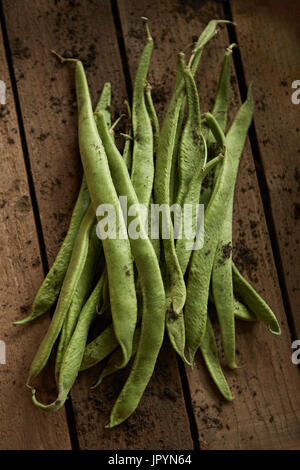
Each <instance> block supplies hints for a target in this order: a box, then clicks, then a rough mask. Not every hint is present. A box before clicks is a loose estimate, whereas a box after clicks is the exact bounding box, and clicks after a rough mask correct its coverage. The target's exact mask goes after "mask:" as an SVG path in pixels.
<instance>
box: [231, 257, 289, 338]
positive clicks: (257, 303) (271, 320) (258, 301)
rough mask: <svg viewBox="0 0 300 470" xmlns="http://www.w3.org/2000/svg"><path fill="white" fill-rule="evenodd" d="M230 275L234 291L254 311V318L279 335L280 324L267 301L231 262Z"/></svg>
mask: <svg viewBox="0 0 300 470" xmlns="http://www.w3.org/2000/svg"><path fill="white" fill-rule="evenodd" d="M232 277H233V286H234V291H235V292H236V294H237V295H238V296H239V297H240V298H241V299H242V300H243V302H244V304H245V305H246V306H247V307H248V308H249V309H250V310H251V312H255V316H256V318H257V319H258V320H260V321H262V322H263V323H264V324H265V325H266V326H267V327H268V329H269V330H270V331H271V333H273V334H274V335H280V334H281V330H280V326H279V323H278V321H277V318H276V317H275V315H274V313H273V312H272V310H271V309H270V307H269V306H268V305H267V303H266V302H265V301H264V300H263V299H262V298H261V297H260V295H259V294H258V293H257V292H256V291H255V290H254V289H253V287H252V286H251V285H250V284H249V282H247V281H246V279H244V277H243V276H242V275H241V273H240V272H239V270H238V269H237V267H236V266H235V265H234V264H233V263H232Z"/></svg>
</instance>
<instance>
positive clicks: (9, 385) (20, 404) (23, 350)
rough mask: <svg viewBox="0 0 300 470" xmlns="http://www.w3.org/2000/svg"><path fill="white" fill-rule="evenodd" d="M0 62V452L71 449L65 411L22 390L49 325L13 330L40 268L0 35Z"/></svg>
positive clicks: (34, 287)
mask: <svg viewBox="0 0 300 470" xmlns="http://www.w3.org/2000/svg"><path fill="white" fill-rule="evenodd" d="M0 63H1V76H0V79H1V80H2V81H3V82H4V83H5V85H6V104H5V105H2V104H1V105H0V154H1V161H0V187H1V190H0V223H1V235H0V250H1V263H0V278H1V288H0V302H1V315H0V340H1V341H4V342H5V344H6V364H2V363H0V383H1V400H0V448H1V449H2V450H4V449H19V450H21V449H70V440H69V432H68V426H67V422H66V417H65V412H64V410H62V411H61V412H59V413H58V414H57V415H52V416H50V415H46V416H43V415H42V414H41V413H40V412H39V411H38V410H37V409H34V408H33V406H32V403H31V396H30V392H29V390H28V389H27V388H26V386H25V383H26V379H27V374H28V365H29V364H30V362H31V360H32V359H33V356H34V354H35V352H36V349H37V345H38V344H39V341H40V339H41V337H42V335H44V334H45V330H46V328H47V325H48V321H49V320H48V318H44V319H41V320H40V321H38V322H37V324H35V325H32V326H29V327H27V328H26V327H21V326H19V327H14V326H13V325H12V322H13V321H14V320H16V319H19V318H21V317H24V315H26V314H27V313H29V311H28V310H29V309H30V306H31V304H32V301H33V298H34V293H35V292H36V290H37V289H38V286H39V285H40V283H41V281H42V279H43V269H42V265H41V261H40V256H39V245H38V239H37V234H36V228H35V221H34V217H33V211H32V206H31V199H30V194H29V188H28V182H27V176H26V169H25V165H24V159H23V151H22V146H21V140H20V134H19V129H18V121H17V115H16V110H15V104H14V96H13V92H12V87H11V83H10V77H9V73H8V68H7V63H6V57H5V51H4V47H3V40H2V33H1V31H0ZM2 359H3V358H2Z"/></svg>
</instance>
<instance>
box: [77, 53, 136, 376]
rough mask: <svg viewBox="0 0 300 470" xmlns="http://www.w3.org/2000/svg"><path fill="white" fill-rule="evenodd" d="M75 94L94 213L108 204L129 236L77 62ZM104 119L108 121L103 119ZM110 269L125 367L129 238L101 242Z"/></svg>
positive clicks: (132, 306) (131, 325)
mask: <svg viewBox="0 0 300 470" xmlns="http://www.w3.org/2000/svg"><path fill="white" fill-rule="evenodd" d="M75 81H76V94H77V101H78V110H79V122H78V127H79V147H80V154H81V159H82V164H83V168H84V171H85V175H86V179H87V183H88V188H89V192H90V195H91V199H92V202H93V206H94V210H95V211H96V210H97V208H98V206H100V205H102V204H109V205H110V206H111V207H112V208H113V210H114V213H115V216H116V226H117V228H118V230H119V233H126V227H125V222H124V219H123V216H122V214H121V212H120V207H119V200H118V196H117V193H116V190H115V187H114V184H113V181H112V178H111V174H110V170H109V166H108V162H107V157H106V153H105V150H104V147H103V144H102V142H101V139H100V137H99V134H98V130H97V126H96V123H95V118H94V114H93V110H92V104H91V99H90V95H89V89H88V84H87V80H86V76H85V72H84V68H83V65H82V63H81V62H80V61H76V68H75ZM104 119H105V118H104ZM102 244H103V249H104V255H105V260H106V266H107V273H108V281H109V292H110V302H111V311H112V318H113V325H114V330H115V335H116V338H117V339H118V341H119V344H120V346H121V348H122V351H123V363H122V364H120V367H121V366H125V365H126V364H127V362H128V360H129V358H130V357H131V349H132V341H133V334H134V330H135V326H136V320H137V302H136V293H135V285H134V276H133V264H132V256H131V249H130V244H129V241H128V239H127V238H120V237H118V236H117V238H116V239H111V238H110V237H107V238H106V239H104V240H102Z"/></svg>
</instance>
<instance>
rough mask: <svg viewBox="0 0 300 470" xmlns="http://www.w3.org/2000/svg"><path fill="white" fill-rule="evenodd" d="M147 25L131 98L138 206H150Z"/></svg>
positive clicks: (133, 174)
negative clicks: (146, 92)
mask: <svg viewBox="0 0 300 470" xmlns="http://www.w3.org/2000/svg"><path fill="white" fill-rule="evenodd" d="M145 21H146V29H147V39H148V42H147V44H146V46H145V47H144V50H143V53H142V56H141V59H140V61H139V65H138V68H137V72H136V76H135V81H134V88H133V98H132V131H133V138H134V140H133V151H132V168H131V180H132V183H133V186H134V189H135V192H136V195H137V198H138V201H139V202H140V203H141V204H145V206H146V207H148V206H149V204H150V198H151V194H152V186H153V178H154V161H153V132H152V124H151V120H150V116H149V114H148V110H147V106H146V101H145V83H146V78H147V74H148V69H149V64H150V59H151V55H152V51H153V39H152V37H151V35H150V31H149V28H148V24H147V19H145Z"/></svg>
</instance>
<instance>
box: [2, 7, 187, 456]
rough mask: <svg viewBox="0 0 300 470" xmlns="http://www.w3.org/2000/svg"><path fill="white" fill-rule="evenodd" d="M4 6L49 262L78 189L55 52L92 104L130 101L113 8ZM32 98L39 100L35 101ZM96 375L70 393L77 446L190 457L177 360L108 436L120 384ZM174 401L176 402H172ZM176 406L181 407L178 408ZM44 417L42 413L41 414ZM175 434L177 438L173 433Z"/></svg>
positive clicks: (72, 113)
mask: <svg viewBox="0 0 300 470" xmlns="http://www.w3.org/2000/svg"><path fill="white" fill-rule="evenodd" d="M56 4H57V5H56V6H55V5H54V4H53V2H50V1H46V0H44V1H42V2H41V1H35V2H32V3H30V5H29V4H27V3H26V2H6V1H5V2H4V9H5V14H6V19H7V24H8V29H9V39H10V42H11V45H12V49H13V53H14V55H13V63H14V67H15V71H16V75H17V78H18V91H19V95H20V101H21V108H22V113H23V117H24V125H25V131H26V138H27V140H28V147H29V156H30V161H31V166H32V171H33V176H34V182H35V187H36V191H37V198H38V204H39V209H40V213H41V219H42V226H43V231H44V234H45V244H46V249H47V253H48V255H49V260H50V262H51V261H52V260H53V257H54V255H55V253H56V252H57V250H58V246H59V244H60V242H61V239H62V236H63V233H64V231H65V230H66V227H67V223H68V220H69V215H70V212H71V209H72V206H73V202H74V198H75V196H76V193H77V189H78V186H79V183H80V172H81V171H80V163H79V156H78V150H77V138H76V134H77V116H76V109H74V108H73V107H72V103H73V102H74V94H73V93H72V89H73V88H74V78H73V72H72V70H70V68H68V67H62V66H60V65H59V64H58V63H57V62H56V61H55V60H54V59H53V58H52V57H51V55H50V54H49V50H50V49H52V48H55V49H56V50H57V51H59V52H61V53H64V51H65V50H67V51H68V50H70V51H71V53H72V54H74V55H75V56H80V57H81V58H83V59H88V63H89V65H90V67H89V68H88V69H87V74H88V80H89V83H90V86H91V93H92V97H93V100H94V102H95V101H96V99H97V95H98V94H99V91H100V89H101V87H102V85H103V83H104V81H111V82H112V87H113V108H114V109H115V110H116V111H118V112H119V111H120V108H121V104H122V102H123V99H124V97H125V95H126V92H125V82H124V77H123V72H122V65H121V60H120V56H119V51H118V44H117V40H116V32H115V29H114V23H113V18H112V13H111V10H110V3H109V2H107V1H104V0H103V1H100V2H92V1H91V2H56ZM33 91H34V93H33ZM97 374H98V370H94V371H92V372H91V374H86V375H84V374H83V375H82V378H81V379H79V381H78V384H77V385H76V386H75V387H74V389H73V392H72V403H73V408H74V412H75V417H76V424H77V430H78V437H79V445H80V447H81V448H84V449H105V448H107V449H108V448H110V449H111V448H115V449H123V448H125V449H126V448H129V449H151V448H157V449H171V448H174V449H190V448H192V440H191V437H190V429H189V422H188V419H187V415H186V411H185V406H184V401H183V395H182V389H181V383H180V378H179V374H178V370H177V365H176V360H175V357H174V354H173V353H168V350H166V351H165V352H164V353H163V355H162V358H161V360H160V362H159V365H158V372H157V374H155V377H154V379H153V381H152V387H151V388H150V389H149V390H148V392H147V394H146V396H145V398H144V399H143V402H142V404H141V406H140V408H139V411H138V412H137V413H136V414H135V415H134V416H133V417H132V418H131V420H130V421H128V423H126V424H124V425H122V426H120V427H119V428H117V429H113V430H111V431H108V430H105V429H104V425H105V424H106V423H107V421H108V417H109V411H110V409H111V408H112V405H113V402H114V399H115V396H116V395H115V394H114V393H111V390H113V391H114V392H116V393H117V391H118V390H119V389H120V386H121V381H122V376H120V377H119V378H118V377H113V378H112V380H107V381H106V382H105V383H104V384H103V386H102V387H100V388H99V389H97V390H95V391H93V392H90V391H89V387H90V386H91V385H92V384H93V383H94V382H95V380H96V378H97ZM170 397H171V398H170ZM172 400H174V401H176V403H175V405H174V403H173V402H172ZM40 413H42V412H40ZM170 429H172V432H170Z"/></svg>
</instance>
